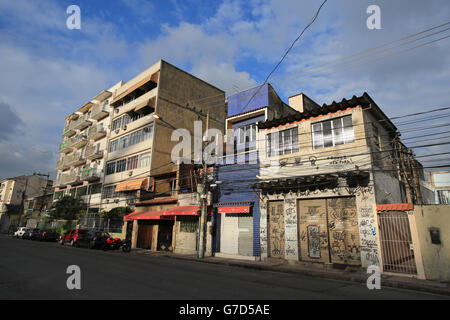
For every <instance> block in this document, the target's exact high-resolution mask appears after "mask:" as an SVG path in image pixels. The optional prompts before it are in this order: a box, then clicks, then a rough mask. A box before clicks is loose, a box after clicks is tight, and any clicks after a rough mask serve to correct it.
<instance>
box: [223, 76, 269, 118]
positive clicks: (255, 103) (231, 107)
mask: <svg viewBox="0 0 450 320" xmlns="http://www.w3.org/2000/svg"><path fill="white" fill-rule="evenodd" d="M268 86H269V85H268V84H267V83H266V84H265V85H264V86H263V87H261V89H259V88H260V86H258V87H256V88H252V89H248V90H246V91H242V92H239V93H237V94H235V95H232V96H229V97H228V99H227V100H228V116H229V117H231V116H234V115H236V114H239V113H242V112H247V111H250V110H253V109H258V108H261V107H266V106H268V105H269V87H268ZM258 89H259V91H258V93H257V94H256V95H255V97H253V99H252V100H251V101H250V103H249V105H248V106H247V107H246V108H245V109H244V107H245V106H246V105H247V103H248V101H249V100H250V99H251V97H252V96H253V94H254V93H255V92H256V91H257V90H258Z"/></svg>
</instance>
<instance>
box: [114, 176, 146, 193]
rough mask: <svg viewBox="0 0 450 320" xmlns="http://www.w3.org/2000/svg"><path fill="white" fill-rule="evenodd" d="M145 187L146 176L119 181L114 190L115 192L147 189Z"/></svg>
mask: <svg viewBox="0 0 450 320" xmlns="http://www.w3.org/2000/svg"><path fill="white" fill-rule="evenodd" d="M147 187H148V178H143V179H135V180H128V181H124V182H121V183H119V184H118V185H117V186H116V190H115V191H116V192H120V191H133V190H140V189H147Z"/></svg>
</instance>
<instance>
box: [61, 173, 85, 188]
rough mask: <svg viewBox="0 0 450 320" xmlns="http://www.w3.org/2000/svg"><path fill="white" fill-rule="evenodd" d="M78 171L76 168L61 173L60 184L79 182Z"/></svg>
mask: <svg viewBox="0 0 450 320" xmlns="http://www.w3.org/2000/svg"><path fill="white" fill-rule="evenodd" d="M80 182H81V179H80V173H79V171H78V170H71V171H69V172H68V173H64V174H62V175H61V184H62V185H71V184H77V183H80Z"/></svg>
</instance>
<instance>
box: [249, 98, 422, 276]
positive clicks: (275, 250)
mask: <svg viewBox="0 0 450 320" xmlns="http://www.w3.org/2000/svg"><path fill="white" fill-rule="evenodd" d="M289 100H290V101H289V102H290V105H291V107H293V108H295V109H297V110H299V112H298V113H296V114H295V115H289V116H287V117H282V118H279V119H274V120H270V121H265V122H262V123H260V124H259V131H258V144H259V147H258V149H259V159H260V163H261V166H260V179H261V181H260V182H259V183H257V184H254V188H255V190H257V191H258V192H259V193H260V196H261V200H260V211H261V214H260V239H261V240H260V241H261V242H260V243H261V257H262V258H281V259H287V260H296V261H307V262H316V263H324V264H333V265H337V266H338V265H342V266H359V267H364V268H367V267H369V266H371V265H378V266H380V265H382V264H381V260H382V257H381V247H382V245H392V243H389V239H388V238H386V234H385V233H384V234H383V229H382V230H381V235H380V228H379V217H380V215H382V217H386V215H383V213H382V212H384V210H386V208H388V209H390V210H396V209H398V210H405V209H404V208H410V207H412V204H404V205H396V204H399V203H406V202H411V196H408V197H407V194H406V191H407V190H406V188H405V186H406V184H405V182H404V181H402V177H403V175H402V174H401V165H400V164H401V162H402V157H403V153H402V152H399V151H401V150H399V149H398V146H400V145H401V143H400V142H399V140H398V136H399V135H398V131H397V128H396V127H395V125H394V124H393V123H392V122H391V121H390V120H389V118H388V117H387V116H386V115H385V114H384V113H383V112H382V111H381V109H380V108H379V107H378V106H377V104H376V103H375V102H374V101H373V100H372V99H371V98H370V96H369V95H368V94H366V93H365V94H363V95H362V96H361V97H356V96H354V97H353V98H352V99H350V100H346V99H343V100H342V101H341V102H339V103H336V102H333V103H332V104H330V105H323V106H322V107H313V108H310V109H309V110H301V108H299V107H297V104H298V101H297V99H296V97H295V96H294V97H291V98H290V99H289ZM408 210H410V209H408ZM403 213H404V212H402V214H403ZM402 219H403V220H402ZM405 219H406V220H405ZM384 221H385V220H384ZM392 221H404V222H405V223H406V224H407V223H408V216H407V215H405V216H403V215H402V216H401V217H399V218H398V220H392ZM384 227H386V226H384ZM392 228H393V229H394V230H395V228H397V230H398V228H401V227H400V225H394V226H393V227H392ZM405 230H406V228H405ZM405 235H406V231H405ZM410 240H411V239H409V240H408V239H406V240H405V241H398V242H396V243H394V244H393V245H396V246H398V247H397V248H396V250H398V252H399V255H398V256H397V258H396V259H397V260H395V261H397V262H398V261H401V263H402V264H404V265H403V267H404V270H407V271H406V272H409V273H411V274H413V273H414V272H415V267H414V266H413V263H411V261H413V260H414V253H413V250H412V248H410V247H409V244H408V243H410V242H408V241H410ZM397 262H394V261H388V260H385V261H384V264H383V265H382V266H385V268H388V266H389V265H390V263H397ZM385 271H386V270H385Z"/></svg>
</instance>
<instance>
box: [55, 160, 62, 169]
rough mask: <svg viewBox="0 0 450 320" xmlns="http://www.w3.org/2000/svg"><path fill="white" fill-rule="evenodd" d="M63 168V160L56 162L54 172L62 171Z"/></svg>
mask: <svg viewBox="0 0 450 320" xmlns="http://www.w3.org/2000/svg"><path fill="white" fill-rule="evenodd" d="M63 167H64V159H61V160H59V161H58V162H56V170H62V169H63Z"/></svg>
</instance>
